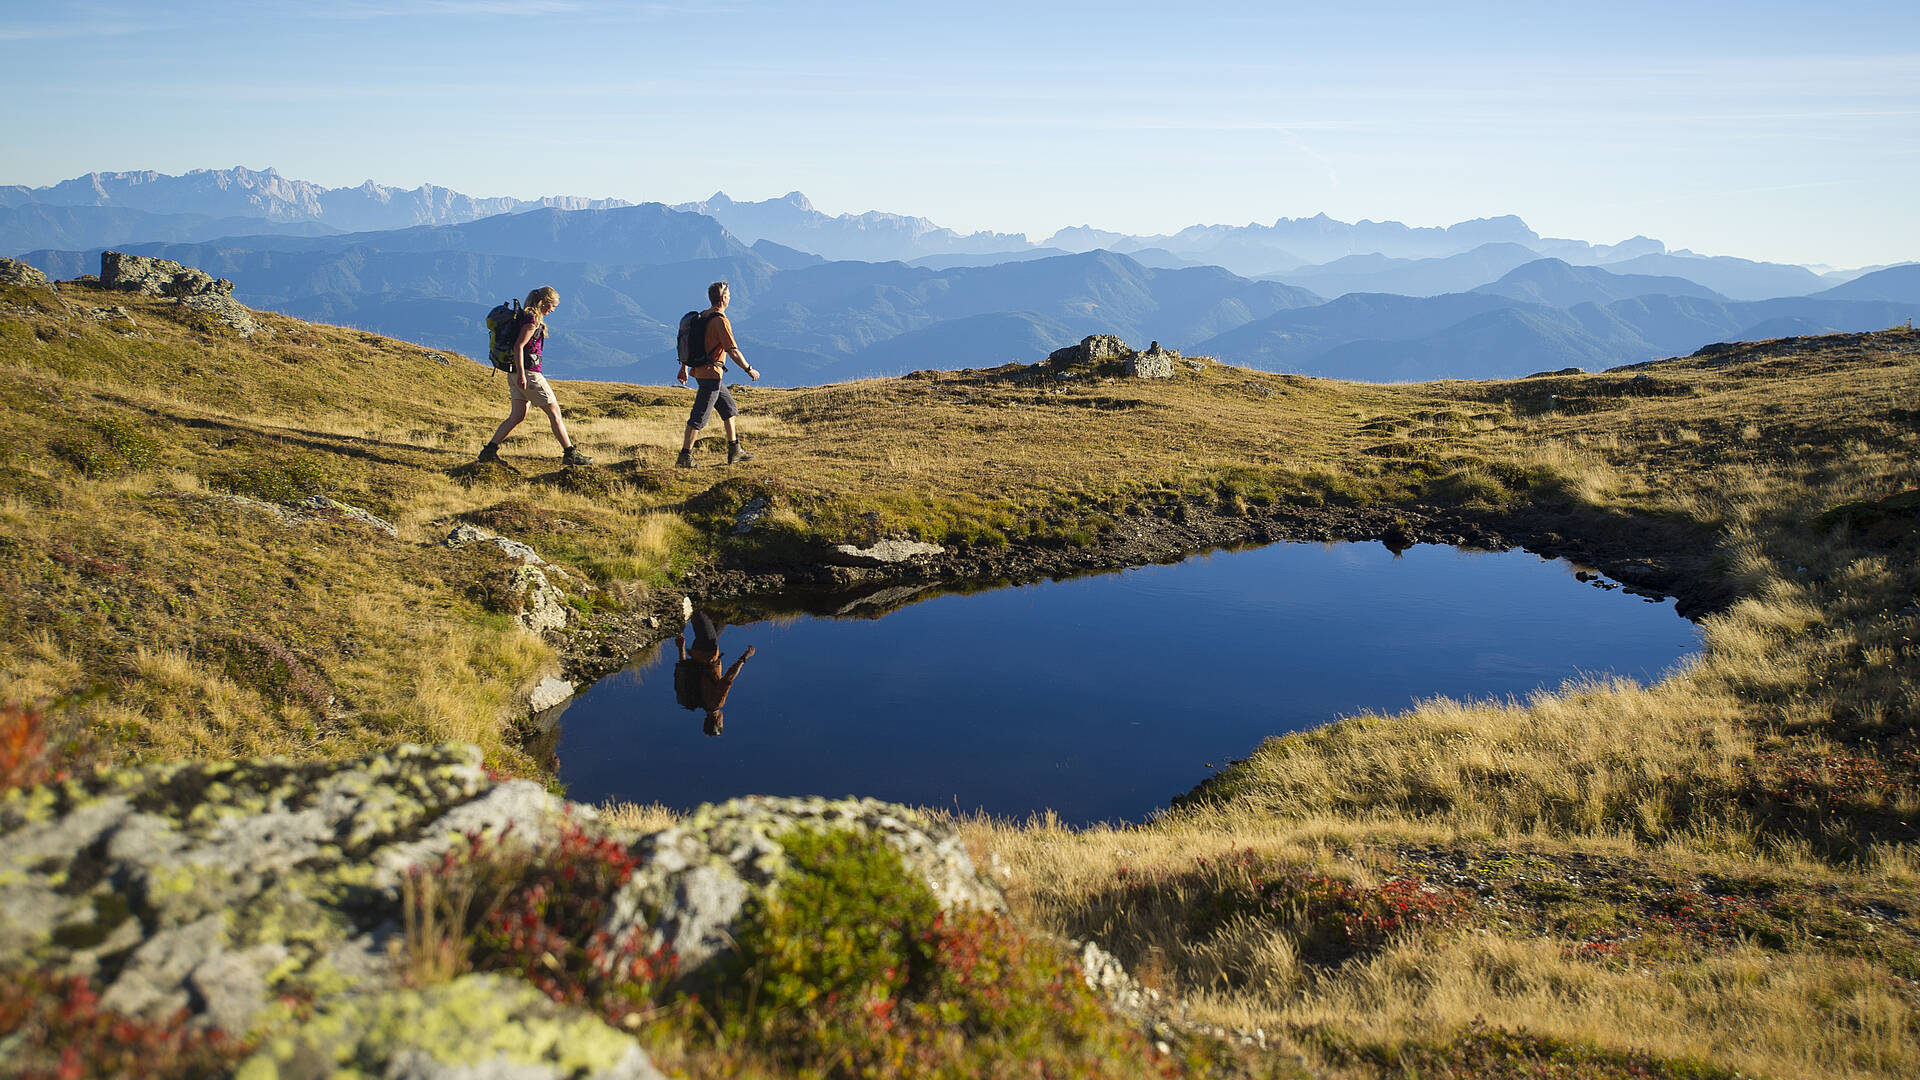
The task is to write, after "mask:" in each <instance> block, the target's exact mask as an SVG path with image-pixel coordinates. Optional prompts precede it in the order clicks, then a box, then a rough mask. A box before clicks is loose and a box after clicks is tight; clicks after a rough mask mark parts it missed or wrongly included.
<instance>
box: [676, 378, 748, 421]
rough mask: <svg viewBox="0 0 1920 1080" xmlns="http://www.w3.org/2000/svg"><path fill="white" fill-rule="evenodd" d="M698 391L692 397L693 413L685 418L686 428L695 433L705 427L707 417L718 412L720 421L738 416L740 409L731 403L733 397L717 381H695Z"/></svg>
mask: <svg viewBox="0 0 1920 1080" xmlns="http://www.w3.org/2000/svg"><path fill="white" fill-rule="evenodd" d="M694 382H695V383H696V384H697V385H698V386H699V387H700V389H699V390H698V391H697V392H695V394H694V395H693V412H692V414H691V415H689V416H688V417H687V426H688V427H690V428H692V429H693V430H695V431H699V430H700V429H701V428H703V427H706V426H707V415H708V414H709V413H712V412H715V411H717V412H719V414H720V419H722V420H731V419H733V418H734V417H736V416H739V415H740V409H739V408H738V407H737V406H735V405H734V403H733V395H732V394H729V393H727V388H726V387H724V386H721V385H720V380H719V379H695V380H694Z"/></svg>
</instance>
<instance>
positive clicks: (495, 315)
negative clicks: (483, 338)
mask: <svg viewBox="0 0 1920 1080" xmlns="http://www.w3.org/2000/svg"><path fill="white" fill-rule="evenodd" d="M521 314H522V312H521V310H520V301H518V300H508V301H506V302H505V303H502V304H500V305H499V306H497V307H495V308H494V309H493V310H492V311H489V312H487V359H488V360H491V361H493V366H494V367H496V368H498V369H500V370H501V371H512V370H513V343H514V339H516V338H518V337H519V336H520V316H521Z"/></svg>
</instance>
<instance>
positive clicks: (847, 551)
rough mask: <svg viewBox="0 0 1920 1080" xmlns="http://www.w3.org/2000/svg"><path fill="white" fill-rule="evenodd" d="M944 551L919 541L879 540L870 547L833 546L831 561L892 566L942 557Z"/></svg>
mask: <svg viewBox="0 0 1920 1080" xmlns="http://www.w3.org/2000/svg"><path fill="white" fill-rule="evenodd" d="M946 550H947V549H946V548H943V547H941V546H940V545H939V544H928V543H923V542H921V541H919V540H881V541H878V542H876V543H875V544H873V545H872V546H871V547H855V546H854V545H852V544H835V545H834V546H833V559H834V561H835V562H839V563H843V564H846V565H850V566H892V565H895V564H897V563H903V562H912V561H913V560H914V559H924V558H927V557H929V556H933V555H944V554H946Z"/></svg>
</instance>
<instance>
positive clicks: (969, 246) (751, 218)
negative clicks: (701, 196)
mask: <svg viewBox="0 0 1920 1080" xmlns="http://www.w3.org/2000/svg"><path fill="white" fill-rule="evenodd" d="M674 209H675V210H685V211H689V212H692V213H695V214H705V215H707V216H708V217H710V218H712V219H714V220H715V221H718V222H719V223H720V224H722V225H724V226H726V227H727V231H728V232H730V233H732V234H733V235H735V236H737V237H739V238H740V239H742V240H744V241H746V242H747V243H752V242H754V241H756V240H771V241H773V242H774V243H777V244H784V245H786V246H787V247H791V248H798V249H800V250H801V251H811V252H813V253H815V254H817V255H820V256H823V257H825V258H828V259H835V260H844V259H857V260H860V261H863V262H891V261H893V260H900V261H902V262H905V261H907V260H909V259H914V258H918V257H920V256H924V255H934V254H941V253H951V252H969V253H981V252H994V251H1001V250H1009V249H1018V248H1026V247H1031V246H1032V245H1031V244H1028V243H1027V238H1026V237H1025V236H1023V235H1021V234H1019V233H995V232H977V233H969V234H967V235H965V236H962V235H960V234H959V233H956V232H954V231H953V230H952V229H944V228H941V227H940V226H938V225H935V224H934V223H933V222H931V221H928V220H927V219H926V218H921V217H907V216H905V215H902V214H886V213H881V212H880V211H877V210H873V211H868V212H867V213H864V214H841V215H839V216H838V217H828V216H827V215H826V214H823V213H821V212H820V211H818V210H815V209H814V208H813V204H812V203H811V202H808V201H807V197H806V196H805V195H802V194H800V193H799V192H797V191H789V192H787V194H785V195H784V196H782V197H780V198H778V199H768V200H766V201H764V202H745V203H743V202H735V201H733V200H732V199H730V198H728V197H727V193H726V192H724V191H716V192H714V194H713V197H712V198H710V199H707V200H706V201H705V202H695V203H681V204H680V205H678V206H676V207H674Z"/></svg>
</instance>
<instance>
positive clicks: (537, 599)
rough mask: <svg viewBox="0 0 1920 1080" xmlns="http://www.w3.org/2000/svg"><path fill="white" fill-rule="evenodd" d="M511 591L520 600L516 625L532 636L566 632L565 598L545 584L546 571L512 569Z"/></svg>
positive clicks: (521, 567) (551, 584)
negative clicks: (554, 631)
mask: <svg viewBox="0 0 1920 1080" xmlns="http://www.w3.org/2000/svg"><path fill="white" fill-rule="evenodd" d="M513 591H515V592H517V593H519V594H520V595H521V596H522V597H523V598H524V602H523V603H522V605H521V608H520V614H519V615H518V616H516V617H517V618H518V619H519V620H520V625H522V626H524V627H526V628H527V629H528V630H531V631H533V632H534V633H536V634H542V633H545V632H547V631H548V630H565V629H566V628H567V619H568V617H569V614H570V613H569V610H568V608H567V596H566V594H565V593H563V592H561V591H560V590H559V589H557V588H555V587H554V584H553V582H551V581H548V580H547V573H546V569H543V568H541V567H538V566H518V567H515V568H514V571H513Z"/></svg>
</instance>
